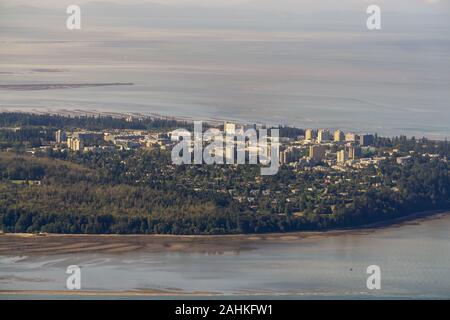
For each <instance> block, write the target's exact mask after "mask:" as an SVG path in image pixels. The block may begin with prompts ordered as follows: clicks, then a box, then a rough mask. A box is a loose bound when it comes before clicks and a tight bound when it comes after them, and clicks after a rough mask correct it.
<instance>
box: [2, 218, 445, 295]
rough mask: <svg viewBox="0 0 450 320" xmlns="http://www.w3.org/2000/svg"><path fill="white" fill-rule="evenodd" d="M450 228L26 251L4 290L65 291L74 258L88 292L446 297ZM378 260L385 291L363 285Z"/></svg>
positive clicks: (13, 264)
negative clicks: (200, 246) (244, 242)
mask: <svg viewBox="0 0 450 320" xmlns="http://www.w3.org/2000/svg"><path fill="white" fill-rule="evenodd" d="M449 230H450V215H446V216H444V217H443V218H439V219H433V220H428V221H424V222H420V223H419V224H407V225H403V226H401V227H390V228H387V229H380V230H376V231H374V232H361V233H359V232H358V233H354V234H345V235H336V236H329V237H317V238H310V239H304V240H296V241H291V242H289V241H284V242H278V243H275V242H270V241H260V242H254V243H252V248H253V249H251V250H243V251H230V252H221V253H217V254H200V253H173V252H171V253H167V252H161V253H151V252H146V251H137V252H130V253H125V254H123V253H122V254H83V253H81V254H72V255H45V254H44V255H41V256H32V257H31V256H30V257H27V256H17V255H16V254H15V253H14V252H11V254H10V255H8V256H1V257H0V289H2V290H66V288H65V282H66V277H67V275H66V274H65V270H66V268H67V266H69V265H72V264H75V265H79V266H80V267H81V270H82V289H84V290H100V291H103V290H104V291H131V290H180V292H183V293H192V292H196V291H202V292H210V293H219V294H224V295H226V296H230V295H235V296H237V297H246V296H247V295H248V294H256V295H263V296H264V297H267V298H276V297H287V298H330V297H332V298H361V299H365V298H380V297H384V298H447V299H448V298H450V232H449ZM212 241H213V240H212ZM374 264H375V265H378V266H379V267H380V268H381V276H382V280H381V290H375V291H371V290H368V289H367V287H366V279H367V276H368V275H367V274H366V268H367V267H368V266H369V265H374ZM13 297H14V296H12V295H9V296H8V295H3V296H0V298H13ZM22 297H25V298H36V297H37V296H33V295H29V296H22ZM41 297H49V298H54V296H45V295H44V296H41ZM57 297H59V298H64V296H57ZM117 298H124V299H126V298H129V297H127V296H126V295H123V296H119V297H117Z"/></svg>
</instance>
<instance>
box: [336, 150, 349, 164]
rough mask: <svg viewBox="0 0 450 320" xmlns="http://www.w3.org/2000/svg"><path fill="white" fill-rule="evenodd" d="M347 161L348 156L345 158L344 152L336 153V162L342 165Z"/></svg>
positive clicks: (345, 153)
mask: <svg viewBox="0 0 450 320" xmlns="http://www.w3.org/2000/svg"><path fill="white" fill-rule="evenodd" d="M347 160H348V156H347V152H346V150H341V151H338V153H337V162H338V163H341V164H342V163H344V162H345V161H347Z"/></svg>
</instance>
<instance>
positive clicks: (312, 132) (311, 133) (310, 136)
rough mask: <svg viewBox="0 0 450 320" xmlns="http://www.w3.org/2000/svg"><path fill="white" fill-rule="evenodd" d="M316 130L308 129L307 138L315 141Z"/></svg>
mask: <svg viewBox="0 0 450 320" xmlns="http://www.w3.org/2000/svg"><path fill="white" fill-rule="evenodd" d="M316 137H317V136H316V131H315V130H313V129H306V131H305V140H308V141H313V140H314V139H316Z"/></svg>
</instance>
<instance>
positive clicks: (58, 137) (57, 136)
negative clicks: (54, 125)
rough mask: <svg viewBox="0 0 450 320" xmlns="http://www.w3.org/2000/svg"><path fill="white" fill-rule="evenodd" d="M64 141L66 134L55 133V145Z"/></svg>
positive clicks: (62, 132) (60, 131) (61, 132)
mask: <svg viewBox="0 0 450 320" xmlns="http://www.w3.org/2000/svg"><path fill="white" fill-rule="evenodd" d="M66 139H67V137H66V133H65V132H64V131H62V130H58V131H56V132H55V140H56V143H62V142H65V141H66Z"/></svg>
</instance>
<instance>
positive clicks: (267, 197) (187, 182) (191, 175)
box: [0, 114, 450, 234]
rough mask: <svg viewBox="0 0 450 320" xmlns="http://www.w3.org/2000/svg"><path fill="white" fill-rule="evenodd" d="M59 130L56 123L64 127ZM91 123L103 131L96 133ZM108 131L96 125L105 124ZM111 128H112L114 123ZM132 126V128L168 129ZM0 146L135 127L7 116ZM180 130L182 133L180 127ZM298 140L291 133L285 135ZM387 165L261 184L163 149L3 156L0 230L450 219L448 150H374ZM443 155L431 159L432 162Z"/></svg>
mask: <svg viewBox="0 0 450 320" xmlns="http://www.w3.org/2000/svg"><path fill="white" fill-rule="evenodd" d="M61 118H63V119H61ZM98 121H99V122H98ZM103 121H104V122H103ZM116 121H118V122H116ZM153 121H154V120H149V122H148V123H144V124H142V123H138V124H136V126H137V127H139V128H141V127H140V126H145V127H146V128H149V127H152V128H153V127H154V126H163V127H164V128H171V127H172V126H173V125H174V124H173V123H171V122H170V121H169V122H164V121H165V120H164V121H163V122H161V123H159V122H153ZM0 123H2V124H3V125H4V126H8V127H15V126H20V130H6V128H3V129H0V144H1V145H9V144H13V145H14V144H15V143H17V144H20V145H21V146H22V147H23V146H27V147H33V146H39V144H40V142H42V141H45V140H49V139H50V140H51V139H52V134H53V132H52V130H54V129H56V128H58V127H59V126H61V127H67V126H70V127H71V126H74V127H76V128H78V127H83V128H96V129H99V128H102V127H107V126H112V127H119V126H122V125H123V126H134V124H130V123H129V122H126V121H125V120H117V119H112V118H111V119H108V118H105V119H103V120H99V119H91V118H65V117H60V116H28V115H25V114H20V116H18V115H16V114H6V115H5V114H3V115H2V116H1V117H0ZM177 125H178V123H177ZM283 130H284V134H285V136H292V137H295V136H297V135H299V134H301V133H302V131H299V129H295V128H292V129H288V128H284V129H283ZM375 143H376V149H375V151H372V152H373V153H374V154H383V153H385V150H387V149H390V150H392V148H395V149H398V152H409V153H411V161H408V162H407V163H405V164H403V165H399V164H397V162H396V160H395V155H392V156H387V157H386V160H384V161H382V162H381V163H380V164H379V165H378V166H374V165H371V166H368V167H366V168H362V169H360V170H348V171H336V170H293V169H292V168H291V167H289V166H282V167H281V168H280V170H279V172H278V174H277V175H274V176H260V174H259V172H260V168H259V167H258V166H257V165H246V166H229V165H216V166H195V165H180V166H175V165H173V164H172V162H171V161H170V151H169V150H161V149H137V150H105V151H102V152H92V151H89V152H72V151H70V152H69V151H67V150H53V149H48V150H42V151H39V152H35V153H34V154H30V153H28V152H26V151H25V150H24V149H23V148H17V149H14V148H13V150H9V151H0V230H3V231H4V232H54V233H106V234H111V233H113V234H115V233H119V234H126V233H148V234H153V233H158V234H224V233H262V232H286V231H298V230H324V229H329V228H336V227H355V226H359V225H364V224H368V223H373V222H377V221H384V220H387V219H392V218H397V217H402V216H406V215H408V214H411V213H415V212H419V211H424V210H435V209H450V177H449V169H450V168H449V164H448V161H447V160H448V158H449V155H450V153H449V146H448V142H447V141H430V140H427V139H414V138H412V139H408V138H406V137H398V138H380V137H377V138H376V141H375ZM431 154H433V155H439V157H436V156H431Z"/></svg>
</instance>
